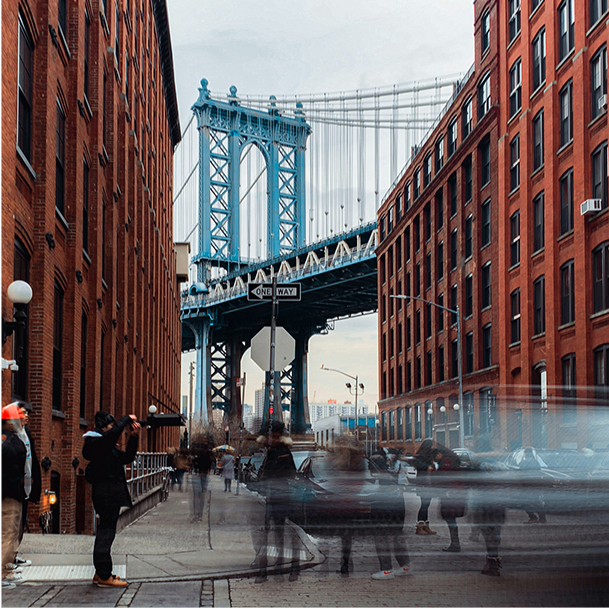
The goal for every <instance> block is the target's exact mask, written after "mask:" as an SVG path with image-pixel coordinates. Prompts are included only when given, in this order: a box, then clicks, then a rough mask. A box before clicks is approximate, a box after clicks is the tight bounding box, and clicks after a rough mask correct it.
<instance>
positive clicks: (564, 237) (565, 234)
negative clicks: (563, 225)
mask: <svg viewBox="0 0 609 608" xmlns="http://www.w3.org/2000/svg"><path fill="white" fill-rule="evenodd" d="M573 233H574V229H573V228H571V230H567V232H565V233H564V234H561V235H560V236H559V237H558V238H557V239H556V242H557V243H560V242H561V241H564V240H565V239H567V238H569V237H570V236H573Z"/></svg>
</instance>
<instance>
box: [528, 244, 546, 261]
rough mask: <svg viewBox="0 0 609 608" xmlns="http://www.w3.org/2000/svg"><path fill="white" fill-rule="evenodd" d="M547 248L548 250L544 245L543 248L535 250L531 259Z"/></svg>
mask: <svg viewBox="0 0 609 608" xmlns="http://www.w3.org/2000/svg"><path fill="white" fill-rule="evenodd" d="M545 250H546V248H545V247H542V248H541V249H538V250H537V251H534V252H533V253H532V254H531V259H533V258H536V257H537V256H538V255H541V254H542V253H543V252H544V251H545Z"/></svg>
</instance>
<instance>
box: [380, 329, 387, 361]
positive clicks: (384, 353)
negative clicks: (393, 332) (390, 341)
mask: <svg viewBox="0 0 609 608" xmlns="http://www.w3.org/2000/svg"><path fill="white" fill-rule="evenodd" d="M381 360H382V361H387V334H383V335H382V336H381Z"/></svg>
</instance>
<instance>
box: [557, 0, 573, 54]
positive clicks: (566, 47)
mask: <svg viewBox="0 0 609 608" xmlns="http://www.w3.org/2000/svg"><path fill="white" fill-rule="evenodd" d="M574 45H575V11H574V9H573V0H565V1H564V2H563V3H562V4H561V5H560V6H559V7H558V60H559V61H562V60H563V59H564V58H565V57H566V56H567V55H568V54H569V53H570V52H571V51H572V50H573V47H574Z"/></svg>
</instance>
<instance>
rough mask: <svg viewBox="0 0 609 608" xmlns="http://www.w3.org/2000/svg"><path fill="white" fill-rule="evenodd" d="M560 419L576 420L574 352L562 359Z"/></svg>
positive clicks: (569, 421)
mask: <svg viewBox="0 0 609 608" xmlns="http://www.w3.org/2000/svg"><path fill="white" fill-rule="evenodd" d="M561 363H562V399H563V401H562V421H563V423H566V424H572V423H574V422H576V421H577V409H576V404H577V389H576V379H575V378H576V376H575V353H569V354H568V355H565V356H564V357H563V358H562V360H561Z"/></svg>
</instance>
